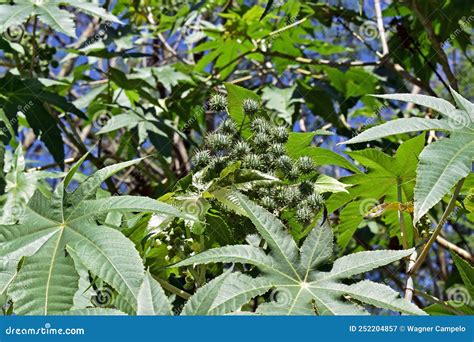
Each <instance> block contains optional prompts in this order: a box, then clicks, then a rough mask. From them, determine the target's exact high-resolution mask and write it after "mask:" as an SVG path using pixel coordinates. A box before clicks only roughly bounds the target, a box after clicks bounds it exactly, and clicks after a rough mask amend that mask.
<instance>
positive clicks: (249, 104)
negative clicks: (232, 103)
mask: <svg viewBox="0 0 474 342" xmlns="http://www.w3.org/2000/svg"><path fill="white" fill-rule="evenodd" d="M243 107H244V113H245V114H247V115H250V116H253V115H255V114H257V113H258V110H259V109H260V105H259V103H258V102H257V101H255V100H252V99H245V100H244V102H243Z"/></svg>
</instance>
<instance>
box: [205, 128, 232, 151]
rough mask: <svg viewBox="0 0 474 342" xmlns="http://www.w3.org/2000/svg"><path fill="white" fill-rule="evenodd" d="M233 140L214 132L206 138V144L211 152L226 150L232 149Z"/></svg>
mask: <svg viewBox="0 0 474 342" xmlns="http://www.w3.org/2000/svg"><path fill="white" fill-rule="evenodd" d="M231 142H232V139H231V137H230V136H228V135H227V134H223V133H218V132H214V133H211V134H209V135H208V136H207V137H206V144H207V146H209V148H210V149H211V150H225V149H227V148H229V147H230V145H231Z"/></svg>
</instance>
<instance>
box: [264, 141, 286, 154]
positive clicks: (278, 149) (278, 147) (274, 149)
mask: <svg viewBox="0 0 474 342" xmlns="http://www.w3.org/2000/svg"><path fill="white" fill-rule="evenodd" d="M268 153H270V154H271V155H272V156H274V157H280V156H282V155H284V154H285V147H284V146H283V145H282V144H272V145H271V146H270V148H269V149H268Z"/></svg>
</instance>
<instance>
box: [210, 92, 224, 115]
mask: <svg viewBox="0 0 474 342" xmlns="http://www.w3.org/2000/svg"><path fill="white" fill-rule="evenodd" d="M209 107H210V108H211V110H213V111H215V112H222V111H224V110H225V109H226V107H227V98H226V97H225V96H223V95H221V94H214V95H212V96H211V98H210V99H209Z"/></svg>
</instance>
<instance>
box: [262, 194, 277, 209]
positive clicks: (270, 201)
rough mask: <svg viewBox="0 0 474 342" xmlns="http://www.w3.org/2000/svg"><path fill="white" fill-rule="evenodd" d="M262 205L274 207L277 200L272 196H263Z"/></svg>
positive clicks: (268, 207) (269, 207)
mask: <svg viewBox="0 0 474 342" xmlns="http://www.w3.org/2000/svg"><path fill="white" fill-rule="evenodd" d="M262 206H263V207H264V208H267V209H274V208H275V207H276V204H275V201H274V200H273V198H271V197H270V196H265V197H262Z"/></svg>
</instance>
